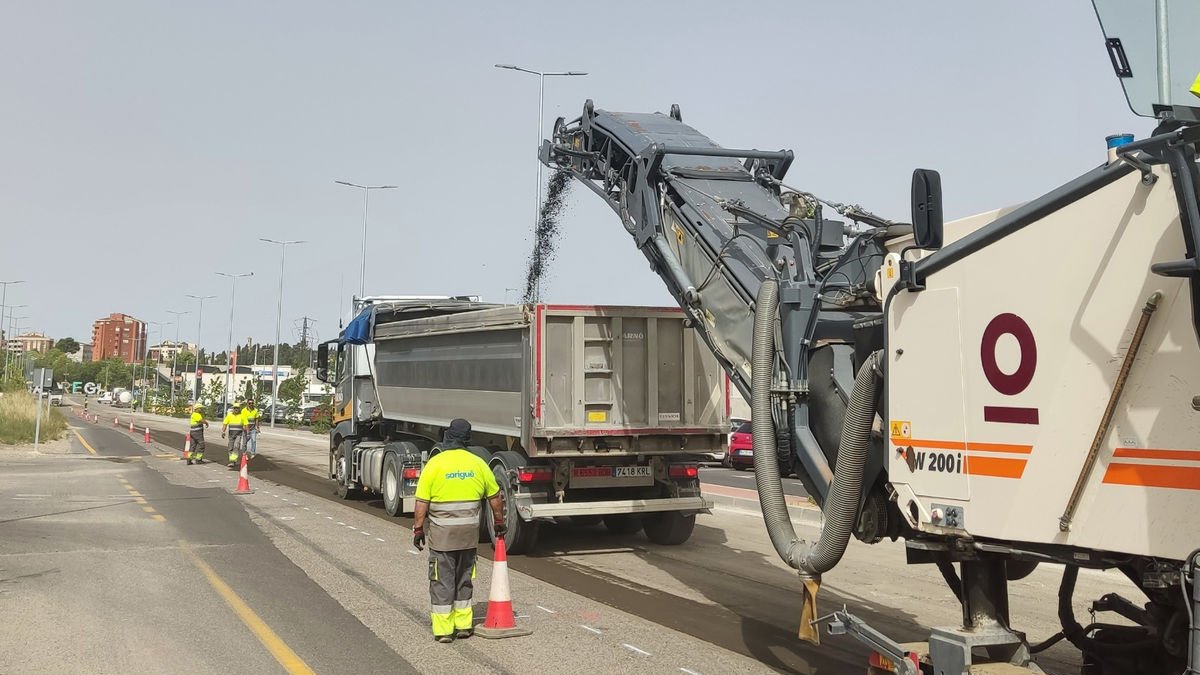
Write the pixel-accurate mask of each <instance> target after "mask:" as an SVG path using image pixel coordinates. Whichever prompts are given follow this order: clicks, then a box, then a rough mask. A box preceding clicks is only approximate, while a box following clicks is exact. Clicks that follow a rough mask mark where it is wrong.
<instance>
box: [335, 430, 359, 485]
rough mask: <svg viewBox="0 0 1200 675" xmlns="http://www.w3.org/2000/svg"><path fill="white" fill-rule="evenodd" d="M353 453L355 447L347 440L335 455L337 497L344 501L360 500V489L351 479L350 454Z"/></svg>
mask: <svg viewBox="0 0 1200 675" xmlns="http://www.w3.org/2000/svg"><path fill="white" fill-rule="evenodd" d="M352 452H354V446H353V444H351V442H350V441H348V440H347V441H342V442H341V444H340V445H338V449H337V450H336V451H335V452H334V453H333V465H334V468H335V471H336V473H337V476H336V477H335V478H334V480H336V481H337V496H338V497H341V498H342V499H357V498H358V488H356V487H355V486H354V482H353V481H352V480H351V479H350V454H351V453H352Z"/></svg>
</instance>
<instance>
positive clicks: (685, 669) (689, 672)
mask: <svg viewBox="0 0 1200 675" xmlns="http://www.w3.org/2000/svg"><path fill="white" fill-rule="evenodd" d="M680 670H681V671H683V672H685V673H687V675H700V673H697V672H696V671H694V670H688V669H687V668H680Z"/></svg>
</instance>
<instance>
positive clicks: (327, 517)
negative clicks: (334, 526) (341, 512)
mask: <svg viewBox="0 0 1200 675" xmlns="http://www.w3.org/2000/svg"><path fill="white" fill-rule="evenodd" d="M325 520H333V516H325Z"/></svg>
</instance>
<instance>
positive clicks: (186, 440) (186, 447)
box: [183, 434, 192, 460]
mask: <svg viewBox="0 0 1200 675" xmlns="http://www.w3.org/2000/svg"><path fill="white" fill-rule="evenodd" d="M183 458H184V459H185V460H191V458H192V435H191V434H188V435H187V436H184V437H183Z"/></svg>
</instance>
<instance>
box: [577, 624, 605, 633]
mask: <svg viewBox="0 0 1200 675" xmlns="http://www.w3.org/2000/svg"><path fill="white" fill-rule="evenodd" d="M579 627H580V628H582V629H584V630H589V631H591V632H593V633H595V634H596V635H603V634H604V631H602V630H600V629H599V628H592V627H591V626H585V625H583V624H579Z"/></svg>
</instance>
